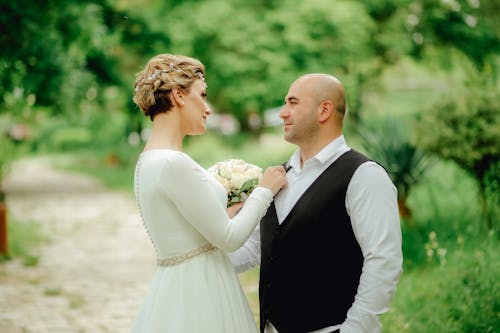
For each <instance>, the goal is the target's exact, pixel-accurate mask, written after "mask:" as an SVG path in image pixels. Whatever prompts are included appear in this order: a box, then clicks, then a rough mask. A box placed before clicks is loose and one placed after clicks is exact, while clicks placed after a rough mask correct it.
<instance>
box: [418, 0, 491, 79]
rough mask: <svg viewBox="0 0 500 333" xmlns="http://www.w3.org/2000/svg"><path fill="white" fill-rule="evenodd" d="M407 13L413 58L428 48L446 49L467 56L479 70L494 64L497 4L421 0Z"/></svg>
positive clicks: (451, 0) (488, 2) (461, 0)
mask: <svg viewBox="0 0 500 333" xmlns="http://www.w3.org/2000/svg"><path fill="white" fill-rule="evenodd" d="M409 10H410V13H409V16H408V28H409V32H410V34H411V37H412V41H413V44H414V50H413V54H414V55H415V56H416V57H421V56H422V55H423V53H424V52H423V51H424V50H425V48H427V47H438V48H441V49H442V48H443V46H447V47H452V48H456V49H458V50H460V51H461V52H462V53H464V54H465V55H467V57H469V58H470V59H471V60H472V61H473V62H474V64H475V65H476V66H477V68H478V69H480V70H483V69H484V68H485V63H486V62H488V61H489V62H493V63H494V62H495V60H494V57H496V56H497V55H498V52H499V51H500V31H499V29H498V22H497V21H498V17H497V13H498V11H499V10H500V6H499V4H498V1H488V0H486V1H469V0H450V1H434V0H423V1H418V2H413V3H412V4H411V5H410V6H409ZM492 57H493V58H492Z"/></svg>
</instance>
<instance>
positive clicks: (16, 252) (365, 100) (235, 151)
mask: <svg viewBox="0 0 500 333" xmlns="http://www.w3.org/2000/svg"><path fill="white" fill-rule="evenodd" d="M499 13H500V2H498V1H495V0H489V1H488V0H377V1H374V0H339V1H333V0H310V1H300V0H283V1H277V0H254V1H249V0H224V1H222V0H191V1H189V0H186V1H180V0H78V1H75V0H64V1H62V0H46V1H6V0H0V26H1V28H2V33H1V35H0V50H1V51H0V82H1V84H0V190H1V191H0V192H1V193H0V202H1V203H0V299H1V300H0V331H2V332H8V333H10V332H122V331H123V332H126V331H127V330H128V326H129V325H130V324H131V321H132V319H133V317H134V316H135V314H136V311H137V309H138V305H139V304H140V302H141V301H142V297H143V296H144V295H143V292H144V290H145V288H147V285H148V283H149V279H150V273H151V270H152V265H153V264H154V252H153V250H152V249H151V248H150V245H149V243H148V242H149V240H148V238H147V235H146V234H145V233H143V229H142V225H141V222H140V220H139V219H138V217H137V213H138V212H137V208H136V205H135V202H134V199H133V171H134V167H135V162H136V159H137V155H138V153H139V152H140V151H141V149H142V146H143V144H144V142H145V139H147V136H148V130H149V126H150V121H149V120H148V119H147V118H145V117H144V116H142V114H141V112H140V111H139V110H138V108H137V107H136V106H135V105H134V104H133V103H132V93H133V84H134V80H135V74H136V73H137V72H139V71H140V70H141V69H142V68H143V66H144V65H145V63H146V62H147V61H148V60H149V59H150V58H151V57H152V56H154V55H156V54H159V53H174V54H185V55H189V56H192V57H195V58H198V59H200V60H201V61H202V62H203V63H204V64H205V65H206V71H207V75H206V80H207V83H208V101H209V103H210V105H211V106H212V109H213V111H214V114H213V115H212V116H211V117H210V118H209V123H208V126H209V131H208V133H207V134H206V135H204V136H201V137H191V138H188V139H187V141H186V143H185V150H186V152H188V153H189V154H190V155H191V156H193V158H194V159H195V160H197V161H198V162H199V163H200V164H201V165H202V166H204V167H209V166H210V165H212V164H213V163H215V162H216V161H219V160H222V159H225V158H243V159H245V160H247V161H248V162H250V163H253V164H258V165H260V166H262V167H266V166H268V165H272V164H277V163H282V162H284V161H286V160H287V159H288V157H289V155H290V154H291V153H292V152H293V151H294V149H295V148H294V147H293V146H292V145H290V144H288V143H286V142H285V141H284V140H283V138H282V126H281V122H280V119H279V117H278V113H279V110H280V107H281V105H282V104H283V99H284V96H285V95H286V92H287V90H288V87H289V85H290V84H291V82H292V81H293V80H294V79H295V78H297V77H298V76H300V75H302V74H305V73H310V72H326V73H330V74H333V75H335V76H336V77H338V78H339V79H340V80H341V81H342V82H343V84H344V86H345V88H346V93H347V99H348V107H349V112H348V119H347V121H346V128H345V136H346V139H347V142H348V144H349V145H350V146H352V147H353V148H355V149H358V150H360V151H363V152H365V153H366V154H367V155H368V156H370V157H371V158H373V159H375V160H377V161H379V162H380V163H382V164H383V165H384V166H385V167H386V168H387V170H388V171H389V173H390V175H391V177H392V180H393V181H394V183H395V185H396V186H397V188H398V194H399V198H398V200H399V207H400V215H401V227H402V230H403V250H404V258H405V261H404V273H403V275H402V277H401V280H400V284H399V287H398V290H397V292H396V294H395V297H394V301H393V303H392V307H391V310H390V311H389V312H388V313H387V314H385V315H383V316H382V323H383V332H436V333H437V332H439V333H442V332H476V333H486V332H498V331H499V330H500V301H499V300H500V286H499V282H498V281H499V280H500V261H499V256H498V253H500V251H499V250H500V246H499V236H500V234H499V223H498V222H499V216H500V107H499V101H500V99H499V96H500V85H499V82H498V75H499V68H500V57H499V51H500V24H499V23H498V22H499V19H500V16H499ZM42 194H44V195H45V196H43V199H42V197H41V195H42ZM47 194H50V195H48V196H47ZM83 194H87V197H86V199H85V200H86V201H85V200H84V201H79V200H82V195H83ZM98 209H100V211H99V212H98V213H95V214H97V215H93V214H94V213H93V212H94V211H95V210H98ZM124 212H125V213H124ZM99 214H100V215H99ZM117 214H118V215H119V214H124V215H123V216H122V215H120V218H117V216H118V215H117ZM68 226H70V227H68ZM96 228H98V229H96ZM99 237H101V238H99ZM90 240H92V243H90ZM61 244H63V245H61ZM85 244H87V245H88V247H87V248H86V247H85V246H86V245H85ZM125 249H127V250H126V251H125ZM75 251H80V252H75ZM75 253H78V255H75ZM110 253H111V254H112V255H111V257H110V255H109V254H110ZM124 253H126V254H124ZM138 253H139V254H138ZM89 256H93V258H92V259H90V260H89ZM65 257H67V258H69V259H68V261H69V262H71V264H70V263H68V262H65V261H63V260H62V259H61V258H65ZM144 262H145V263H144ZM72 265H73V266H72ZM67 267H72V269H71V270H69V271H65V269H67ZM99 267H100V268H99ZM115 267H117V268H118V270H113V268H115ZM62 272H66V273H67V274H68V275H67V276H66V275H65V276H64V278H61V276H62V275H61V274H62ZM93 272H94V273H93ZM96 272H97V273H96ZM58 274H59V275H58ZM92 274H94V275H92ZM58 276H59V279H58ZM240 278H241V281H242V284H243V286H244V288H245V292H246V294H247V296H248V298H249V301H250V303H251V306H252V309H253V311H254V314H255V315H256V320H258V318H257V317H258V296H257V285H258V269H256V270H253V271H250V272H247V273H245V274H243V275H241V276H240ZM120 279H122V280H120ZM70 281H73V282H70ZM75 281H76V282H78V281H85V283H81V284H80V285H78V284H75ZM117 281H121V282H123V284H120V283H117ZM71 283H73V284H71ZM97 286H99V287H102V289H97ZM113 287H114V288H115V289H112V288H113ZM297 287H298V288H300V286H297ZM110 288H111V289H110ZM92 290H94V292H92ZM124 290H127V292H128V293H126V294H125V293H123V291H124ZM106 293H108V294H113V295H114V298H113V297H108V298H103V294H106ZM290 297H293V295H290ZM29 304H32V305H33V304H34V305H33V306H31V307H30V305H29ZM63 308H64V310H63ZM64 311H67V312H64ZM35 313H36V315H35V317H36V318H37V319H36V320H34V321H33V323H31V324H30V323H29V322H27V321H24V320H23V319H22V318H23V317H24V316H28V315H29V316H33V315H34V314H35ZM103 318H104V319H103ZM106 318H107V319H106ZM92 320H93V321H94V322H97V323H98V325H97V326H89V325H90V324H89V322H91V321H92ZM106 320H107V321H106ZM44 325H45V326H44Z"/></svg>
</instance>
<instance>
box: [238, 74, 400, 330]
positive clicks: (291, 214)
mask: <svg viewBox="0 0 500 333" xmlns="http://www.w3.org/2000/svg"><path fill="white" fill-rule="evenodd" d="M345 111H346V103H345V95H344V89H343V87H342V84H341V83H340V81H339V80H337V79H336V78H335V77H333V76H330V75H327V74H309V75H304V76H302V77H300V78H298V79H297V80H296V81H295V82H293V84H292V85H291V86H290V89H289V91H288V94H287V96H286V98H285V105H284V106H283V109H282V110H281V112H280V117H281V118H282V119H283V123H284V131H285V134H284V137H285V140H287V141H289V142H291V143H294V144H296V145H297V146H298V150H297V151H296V152H295V153H294V154H293V155H292V156H291V158H290V160H289V161H288V162H287V163H286V169H287V170H288V172H287V179H288V187H287V188H285V189H283V190H282V191H281V192H279V193H278V194H277V195H276V197H275V199H274V202H273V204H272V205H271V206H270V207H269V209H268V211H267V214H266V216H265V217H264V218H263V219H262V221H261V224H260V230H259V228H257V229H256V231H255V232H254V233H253V235H252V236H251V238H250V239H249V240H248V241H247V242H246V244H245V245H244V246H243V247H242V248H241V249H239V250H238V251H236V252H235V253H232V254H231V260H232V261H233V265H234V266H235V268H236V270H237V271H243V270H246V269H249V268H251V267H253V266H255V265H257V264H259V263H260V281H259V298H260V330H261V332H265V333H275V332H279V333H289V332H290V333H295V332H297V333H299V332H300V333H304V332H314V333H320V332H321V333H324V332H341V333H379V332H380V331H381V325H380V321H379V317H378V316H379V315H380V314H382V313H384V312H386V311H387V310H388V308H389V303H390V301H391V298H392V296H393V294H394V292H395V290H396V285H397V282H398V279H399V276H400V273H401V271H402V268H401V267H402V260H403V259H402V251H401V229H400V225H399V215H398V206H397V193H396V188H395V187H394V185H393V184H392V182H391V180H390V178H389V176H388V175H387V173H386V171H385V170H384V168H383V167H381V166H380V165H379V164H377V163H375V162H373V161H370V160H369V159H368V158H367V157H366V156H364V155H362V154H360V153H358V152H356V151H354V150H352V149H350V148H349V147H348V146H347V144H346V141H345V139H344V136H343V134H342V126H343V119H344V115H345ZM388 135H390V133H388Z"/></svg>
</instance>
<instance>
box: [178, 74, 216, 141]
mask: <svg viewBox="0 0 500 333" xmlns="http://www.w3.org/2000/svg"><path fill="white" fill-rule="evenodd" d="M206 98H207V88H206V84H205V81H203V80H201V79H200V80H196V81H195V82H194V83H193V84H192V86H191V91H190V92H189V93H188V94H186V95H185V96H184V102H185V104H184V106H183V108H182V109H181V112H182V113H183V120H184V124H185V133H186V134H187V135H199V134H203V133H205V130H206V121H207V117H208V116H209V115H210V114H211V113H212V112H211V110H210V108H209V106H208V104H207V99H206Z"/></svg>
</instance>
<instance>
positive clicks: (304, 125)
mask: <svg viewBox="0 0 500 333" xmlns="http://www.w3.org/2000/svg"><path fill="white" fill-rule="evenodd" d="M309 81H310V79H306V78H300V79H298V80H296V81H295V82H294V83H293V84H292V85H291V86H290V89H289V90H288V94H287V95H286V97H285V105H284V106H283V108H282V109H281V112H280V118H281V119H283V126H284V131H285V135H284V137H285V140H287V141H289V142H292V143H295V144H297V145H299V146H300V144H301V143H304V142H305V141H304V140H307V139H308V138H310V137H311V136H312V135H313V134H314V133H316V132H317V129H318V120H317V112H316V110H317V106H316V102H315V98H314V96H313V92H312V91H311V87H312V85H311V84H310V82H309Z"/></svg>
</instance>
